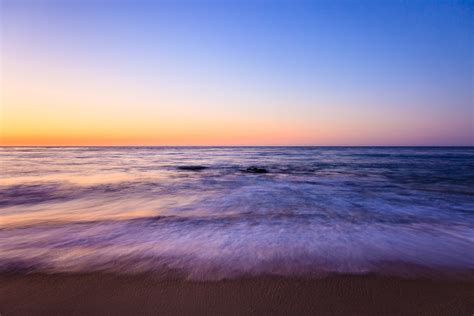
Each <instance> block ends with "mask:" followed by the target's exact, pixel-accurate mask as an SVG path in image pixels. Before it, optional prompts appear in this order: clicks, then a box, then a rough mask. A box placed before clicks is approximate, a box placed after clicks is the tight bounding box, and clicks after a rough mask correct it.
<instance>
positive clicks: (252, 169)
mask: <svg viewBox="0 0 474 316" xmlns="http://www.w3.org/2000/svg"><path fill="white" fill-rule="evenodd" d="M244 172H248V173H268V170H267V169H265V168H260V167H248V168H247V169H245V170H244Z"/></svg>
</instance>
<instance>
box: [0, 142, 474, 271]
mask: <svg viewBox="0 0 474 316" xmlns="http://www.w3.org/2000/svg"><path fill="white" fill-rule="evenodd" d="M0 176H1V180H0V270H3V271H6V270H8V271H10V270H12V269H13V270H16V269H22V270H24V269H26V270H32V271H33V270H41V271H49V272H57V271H61V272H66V271H97V270H100V271H102V270H107V271H108V270H111V271H115V272H123V273H128V272H142V271H157V270H159V269H162V268H163V267H166V268H169V269H173V270H176V271H180V272H181V273H184V274H186V275H187V276H188V277H190V278H197V279H220V278H226V277H235V276H241V275H257V274H283V275H294V274H301V273H315V274H318V273H319V274H321V273H322V274H326V273H350V274H359V273H388V274H393V273H394V274H400V273H401V274H406V273H415V272H414V271H447V270H450V271H458V270H459V271H462V270H471V271H472V270H473V269H474V148H473V147H470V148H469V147H467V148H447V147H444V148H426V147H419V148H418V147H402V148H389V147H197V148H196V147H136V148H135V147H108V148H100V147H3V148H0ZM423 273H424V272H423ZM436 273H438V272H436Z"/></svg>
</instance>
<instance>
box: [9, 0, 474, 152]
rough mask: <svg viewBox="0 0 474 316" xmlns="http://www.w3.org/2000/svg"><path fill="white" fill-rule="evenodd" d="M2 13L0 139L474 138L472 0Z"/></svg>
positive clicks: (61, 6) (75, 3) (68, 7)
mask: <svg viewBox="0 0 474 316" xmlns="http://www.w3.org/2000/svg"><path fill="white" fill-rule="evenodd" d="M0 9H1V11H0V12H1V13H0V18H1V21H0V23H1V32H0V34H1V69H0V83H1V86H0V89H1V90H0V97H1V104H0V144H1V145H71V146H74V145H427V146H429V145H474V92H473V91H474V83H473V82H474V79H473V77H474V36H473V35H474V34H473V33H474V31H473V30H474V25H473V24H474V22H473V21H474V14H473V13H474V2H472V1H388V0H386V1H371V2H370V1H355V0H354V1H261V0H254V1H225V0H223V1H197V0H195V1H179V0H177V1H140V0H138V1H125V0H124V1H121V0H116V1H112V0H102V1H93V0H82V1H79V0H69V1H66V0H63V1H59V0H56V1H41V0H30V1H22V0H15V1H13V0H2V1H1V7H0Z"/></svg>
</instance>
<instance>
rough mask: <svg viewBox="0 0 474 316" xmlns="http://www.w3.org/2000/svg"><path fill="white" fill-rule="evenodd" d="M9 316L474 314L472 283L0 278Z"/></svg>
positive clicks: (0, 309) (0, 301)
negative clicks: (73, 315)
mask: <svg viewBox="0 0 474 316" xmlns="http://www.w3.org/2000/svg"><path fill="white" fill-rule="evenodd" d="M0 313H1V315H2V316H9V315H38V314H43V315H65V314H67V315H71V314H76V315H84V314H97V315H104V314H113V315H136V314H141V315H143V314H150V315H151V314H153V315H157V314H159V315H264V314H265V315H268V314H272V315H473V313H474V282H472V281H463V280H458V281H448V280H429V279H404V278H396V277H380V276H331V277H326V278H311V277H306V278H304V277H270V276H268V277H251V278H240V279H230V280H223V281H206V282H203V281H189V280H183V279H163V278H158V277H156V276H153V275H151V274H140V275H115V274H108V273H90V274H40V273H34V274H25V273H20V274H3V275H0Z"/></svg>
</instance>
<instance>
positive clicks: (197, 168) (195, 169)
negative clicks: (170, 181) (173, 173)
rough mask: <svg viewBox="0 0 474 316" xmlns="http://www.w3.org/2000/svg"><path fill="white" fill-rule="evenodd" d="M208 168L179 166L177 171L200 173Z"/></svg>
mask: <svg viewBox="0 0 474 316" xmlns="http://www.w3.org/2000/svg"><path fill="white" fill-rule="evenodd" d="M207 168H208V167H205V166H179V167H178V169H179V170H186V171H201V170H204V169H207Z"/></svg>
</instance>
